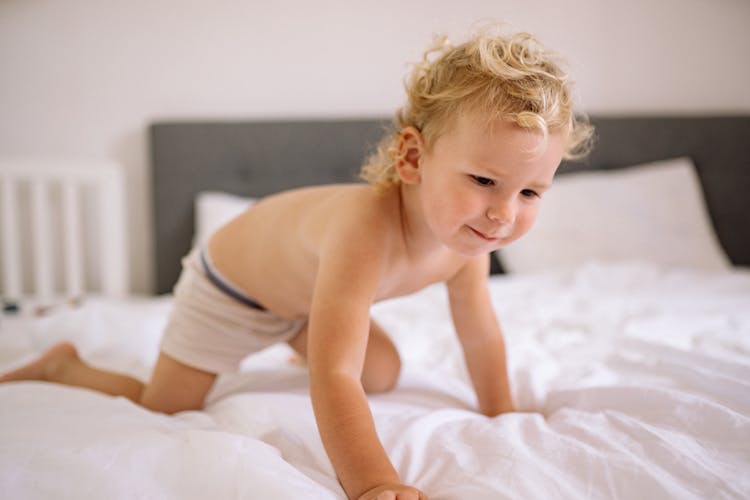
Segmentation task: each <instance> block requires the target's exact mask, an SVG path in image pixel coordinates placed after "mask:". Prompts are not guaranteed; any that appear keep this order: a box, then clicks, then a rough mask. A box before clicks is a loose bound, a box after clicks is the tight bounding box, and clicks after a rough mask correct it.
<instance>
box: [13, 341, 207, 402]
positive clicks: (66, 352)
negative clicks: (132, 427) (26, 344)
mask: <svg viewBox="0 0 750 500" xmlns="http://www.w3.org/2000/svg"><path fill="white" fill-rule="evenodd" d="M215 379H216V375H215V374H212V373H208V372H204V371H201V370H198V369H196V368H192V367H190V366H187V365H184V364H182V363H180V362H178V361H176V360H174V359H172V358H170V357H169V356H167V355H165V354H163V353H162V354H161V355H160V356H159V361H158V362H157V364H156V368H155V369H154V373H153V375H152V378H151V381H150V382H149V383H148V384H147V385H144V384H143V383H142V382H141V381H139V380H137V379H135V378H133V377H130V376H128V375H123V374H120V373H114V372H110V371H107V370H101V369H98V368H94V367H93V366H91V365H89V364H87V363H85V362H84V361H83V360H81V358H79V357H78V353H77V352H76V349H75V347H73V345H72V344H69V343H67V342H65V343H61V344H57V345H55V346H53V347H52V348H50V349H49V350H48V351H47V352H45V353H44V354H43V355H42V356H40V357H39V358H38V359H37V360H35V361H33V362H31V363H29V364H27V365H25V366H23V367H21V368H19V369H17V370H14V371H12V372H10V373H7V374H6V375H3V376H2V377H0V382H10V381H18V380H44V381H47V382H54V383H58V384H63V385H70V386H77V387H86V388H88V389H93V390H95V391H99V392H103V393H105V394H110V395H112V396H124V397H126V398H128V399H130V400H132V401H134V402H136V403H139V404H141V405H143V406H145V407H146V408H149V409H152V410H156V411H160V412H164V413H175V412H177V411H181V410H194V409H199V408H201V407H202V405H203V400H204V398H205V396H206V394H207V393H208V391H209V389H210V388H211V386H212V385H213V382H214V380H215Z"/></svg>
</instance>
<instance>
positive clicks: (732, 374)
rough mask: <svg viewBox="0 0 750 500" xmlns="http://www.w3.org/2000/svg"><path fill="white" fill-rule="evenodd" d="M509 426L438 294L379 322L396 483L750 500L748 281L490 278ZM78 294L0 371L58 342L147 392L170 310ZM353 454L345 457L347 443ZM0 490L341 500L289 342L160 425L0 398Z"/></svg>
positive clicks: (3, 322)
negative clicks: (388, 345)
mask: <svg viewBox="0 0 750 500" xmlns="http://www.w3.org/2000/svg"><path fill="white" fill-rule="evenodd" d="M490 290H491V294H492V298H493V302H494V305H495V307H496V310H497V313H498V316H499V318H500V321H501V324H502V327H503V330H504V333H505V337H506V343H507V350H508V362H509V372H510V378H511V385H512V390H513V393H514V399H515V401H516V404H517V406H518V408H519V411H518V412H516V413H511V414H505V415H500V416H498V417H494V418H488V417H485V416H482V415H480V414H479V413H477V412H476V411H475V406H476V401H475V396H474V394H473V391H472V388H471V384H470V381H469V378H468V375H467V372H466V367H465V365H464V361H463V358H462V355H461V352H460V348H459V344H458V341H457V340H456V338H455V336H454V334H453V330H452V326H451V322H450V317H449V311H448V305H447V299H446V293H445V290H444V288H443V287H442V286H440V285H435V286H432V287H429V288H427V289H425V290H423V291H422V292H420V293H418V294H416V295H413V296H410V297H405V298H399V299H394V300H390V301H387V302H383V303H380V304H377V305H376V306H374V309H373V316H374V317H375V318H376V319H377V320H378V321H379V322H380V324H381V325H382V326H383V327H384V328H385V329H386V330H387V331H388V332H389V333H390V335H391V336H392V337H393V339H394V342H395V343H396V345H397V346H398V348H399V350H400V352H401V355H402V358H403V363H404V368H403V373H402V376H401V379H400V381H399V383H398V385H397V387H396V389H395V390H393V391H392V392H390V393H386V394H380V395H373V396H370V398H369V400H370V405H371V409H372V412H373V415H374V418H375V423H376V426H377V430H378V434H379V436H380V437H381V439H382V441H383V444H384V446H385V449H386V450H387V452H388V454H389V456H390V458H391V460H392V462H393V463H394V465H395V467H396V469H397V470H398V471H399V473H400V475H401V478H402V480H403V481H404V482H406V483H409V484H413V485H415V486H416V487H418V488H420V489H421V490H422V491H424V492H426V493H427V494H429V495H430V498H431V499H469V498H471V499H488V500H489V499H503V498H509V499H511V498H513V499H516V498H523V499H535V498H540V499H549V498H570V499H573V498H575V499H582V498H587V499H598V498H602V499H605V498H606V499H615V498H616V499H630V498H632V499H643V498H679V499H705V498H715V499H719V498H727V499H728V498H737V499H739V498H748V497H750V271H748V270H747V269H738V268H735V269H733V270H730V271H716V272H708V271H705V272H698V271H691V270H686V269H674V268H667V267H663V266H655V265H650V264H644V263H638V262H626V263H619V264H603V263H596V262H591V263H588V264H585V265H583V266H580V267H577V268H575V269H572V270H567V271H548V272H540V273H533V274H530V275H521V276H513V275H500V276H493V277H492V278H491V280H490ZM171 300H172V299H171V297H170V296H169V295H164V296H160V297H157V298H153V297H151V298H147V297H130V298H125V299H123V298H120V299H111V298H110V299H107V298H96V297H93V298H89V299H88V300H86V301H85V302H84V303H83V304H82V305H80V306H79V307H75V308H70V307H66V306H61V307H59V308H58V309H53V310H51V311H50V312H48V313H47V314H46V315H44V316H39V317H34V316H2V318H1V319H0V372H4V371H7V370H8V369H10V368H12V367H14V366H17V365H18V364H20V363H23V362H25V361H28V360H30V359H33V357H34V356H36V355H38V353H40V352H41V351H43V350H44V349H46V348H47V347H49V346H50V345H52V344H54V343H55V342H58V341H60V340H70V341H72V342H74V343H75V344H76V345H77V346H78V348H79V351H80V354H81V356H82V357H83V358H85V359H86V360H87V361H89V362H90V363H92V364H94V365H96V366H102V367H107V368H111V369H116V370H118V371H122V372H124V373H128V374H131V375H133V376H136V377H139V378H141V379H144V380H145V379H146V378H147V377H148V374H149V372H150V370H151V368H152V367H153V365H154V363H155V360H156V357H157V354H158V348H159V338H160V333H161V329H162V327H163V326H164V324H165V321H166V318H167V315H168V313H169V308H170V304H171ZM352 445H353V446H356V443H352ZM0 490H1V491H2V492H3V493H2V496H3V497H5V498H13V499H32V498H34V499H35V498H76V499H80V498H108V499H119V498H122V499H132V498H180V499H193V498H194V499H204V498H225V499H229V498H248V499H251V498H274V499H286V498H290V499H291V498H295V499H299V498H305V499H343V498H345V495H344V492H343V490H342V488H341V486H340V485H339V483H338V481H337V480H336V476H335V473H334V470H333V468H332V466H331V464H330V462H329V460H328V458H327V456H326V454H325V451H324V449H323V446H322V443H321V441H320V438H319V436H318V432H317V429H316V425H315V420H314V416H313V411H312V407H311V403H310V398H309V395H308V376H307V372H306V369H305V366H304V364H302V363H300V361H299V360H298V359H296V358H295V357H294V355H293V352H292V351H291V350H290V349H289V348H288V347H287V346H285V345H278V346H274V347H271V348H269V349H267V350H265V351H262V352H260V353H257V354H254V355H252V356H250V357H248V358H247V359H246V360H245V361H244V362H243V364H242V370H241V372H240V373H238V374H235V375H231V376H222V377H221V378H220V379H219V381H218V383H217V385H216V386H215V388H214V389H213V390H212V392H211V393H210V395H209V398H208V403H207V405H206V407H205V409H204V410H203V411H188V412H182V413H178V414H176V415H174V416H166V415H162V414H158V413H154V412H151V411H148V410H145V409H143V408H141V407H139V406H137V405H135V404H133V403H131V402H130V401H128V400H127V399H124V398H116V397H110V396H106V395H102V394H99V393H96V392H93V391H90V390H86V389H80V388H72V387H64V386H59V385H53V384H49V383H44V382H13V383H5V384H0Z"/></svg>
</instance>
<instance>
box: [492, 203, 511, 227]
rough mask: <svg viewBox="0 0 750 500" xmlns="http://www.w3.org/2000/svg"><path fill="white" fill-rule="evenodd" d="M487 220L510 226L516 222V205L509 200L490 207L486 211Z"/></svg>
mask: <svg viewBox="0 0 750 500" xmlns="http://www.w3.org/2000/svg"><path fill="white" fill-rule="evenodd" d="M487 218H488V219H490V220H491V221H493V222H497V223H500V224H511V223H513V221H515V220H516V205H515V203H513V202H512V201H509V200H503V201H500V202H497V203H495V204H493V205H490V207H489V208H488V209H487Z"/></svg>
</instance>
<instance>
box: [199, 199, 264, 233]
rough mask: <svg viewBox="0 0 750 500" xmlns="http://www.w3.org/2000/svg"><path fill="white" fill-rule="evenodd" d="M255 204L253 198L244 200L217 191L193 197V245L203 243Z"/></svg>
mask: <svg viewBox="0 0 750 500" xmlns="http://www.w3.org/2000/svg"><path fill="white" fill-rule="evenodd" d="M253 203H255V199H254V198H244V197H242V196H237V195H234V194H229V193H221V192H218V191H203V192H200V193H198V195H197V196H196V197H195V235H194V236H193V244H194V245H198V244H202V243H205V242H206V241H207V240H208V238H209V237H210V236H211V235H212V234H213V233H214V231H216V230H217V229H219V228H220V227H221V226H222V225H224V224H225V223H227V222H229V221H230V220H231V219H233V218H235V217H236V216H238V215H239V214H240V213H242V212H243V211H244V210H245V209H246V208H248V207H249V206H251V205H252V204H253Z"/></svg>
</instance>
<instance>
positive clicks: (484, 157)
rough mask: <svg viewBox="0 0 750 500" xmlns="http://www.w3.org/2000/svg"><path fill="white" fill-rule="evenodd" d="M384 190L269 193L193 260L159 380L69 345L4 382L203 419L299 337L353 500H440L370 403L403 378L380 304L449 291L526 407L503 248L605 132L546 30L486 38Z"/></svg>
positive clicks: (464, 61)
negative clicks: (515, 364) (411, 472)
mask: <svg viewBox="0 0 750 500" xmlns="http://www.w3.org/2000/svg"><path fill="white" fill-rule="evenodd" d="M407 95H408V99H407V102H406V104H405V106H404V107H403V108H402V109H400V110H399V111H398V113H397V115H396V119H395V123H394V125H395V126H394V128H393V131H392V132H390V133H388V134H387V135H386V137H385V138H384V139H383V140H382V142H381V144H380V145H379V147H378V150H377V152H376V154H374V155H373V156H372V157H371V158H369V159H368V160H367V162H366V163H365V165H364V167H363V169H362V177H363V178H364V179H366V180H367V181H368V183H367V184H349V185H331V186H322V187H309V188H302V189H297V190H293V191H288V192H283V193H280V194H276V195H273V196H269V197H268V198H265V199H263V200H261V201H259V202H258V203H257V204H255V205H254V206H252V207H251V208H249V209H248V210H246V211H245V212H244V213H242V214H241V215H239V216H238V217H236V218H235V219H233V220H232V221H230V222H229V223H227V224H226V225H224V226H223V227H222V228H220V229H219V230H218V231H217V232H216V233H215V234H214V235H213V236H212V237H211V238H210V240H209V241H208V243H207V244H206V245H205V246H203V247H200V248H196V249H195V250H193V251H192V252H191V253H190V254H189V255H188V256H186V257H185V258H184V259H183V271H182V274H181V276H180V279H179V281H178V283H177V285H176V286H175V290H174V307H173V309H172V312H171V314H170V318H169V321H168V324H167V326H166V329H165V332H164V338H163V341H162V344H161V353H160V356H159V359H158V361H157V363H156V366H155V368H154V370H153V374H152V376H151V379H150V381H149V382H148V383H146V384H144V383H142V382H141V381H138V380H136V379H134V378H132V377H128V376H125V375H122V374H117V373H112V372H109V371H104V370H101V369H98V368H94V367H92V366H90V365H88V364H87V363H85V362H84V361H83V360H81V359H80V358H79V357H78V355H77V353H76V350H75V348H74V347H73V346H72V345H70V344H65V343H64V344H58V345H56V346H54V347H53V348H51V349H50V350H49V351H47V352H46V353H45V354H44V355H42V357H40V358H39V359H38V360H36V361H35V362H33V363H31V364H29V365H26V366H24V367H22V368H20V369H18V370H16V371H14V372H11V373H9V374H7V375H5V376H4V377H3V378H2V381H11V380H25V379H39V380H48V381H52V382H57V383H62V384H68V385H76V386H83V387H88V388H92V389H96V390H99V391H102V392H104V393H107V394H112V395H122V396H126V397H128V398H130V399H131V400H133V401H135V402H137V403H139V404H141V405H143V406H144V407H146V408H150V409H153V410H155V411H159V412H165V413H174V412H179V411H182V410H194V409H200V408H202V406H203V404H204V398H205V396H206V394H207V392H208V391H209V389H210V388H211V387H212V385H213V384H214V381H215V380H216V377H217V374H220V373H226V372H231V371H236V370H237V368H238V366H239V364H240V361H241V360H242V359H243V358H244V357H245V356H247V355H248V354H249V353H251V352H254V351H257V350H259V349H262V348H264V347H267V346H269V345H271V344H273V343H276V342H288V343H289V344H290V345H291V346H292V347H293V348H294V349H295V350H296V351H297V352H298V353H299V354H300V355H301V356H303V357H304V358H305V360H306V362H307V366H308V368H309V375H310V396H311V400H312V405H313V409H314V412H315V417H316V421H317V424H318V429H319V431H320V436H321V438H322V442H323V444H324V447H325V449H326V452H327V453H328V456H329V457H330V459H331V462H332V464H333V466H334V468H335V470H336V473H337V475H338V478H339V480H340V482H341V485H342V486H343V488H344V490H345V491H346V494H347V495H348V496H349V498H352V499H363V500H369V499H376V498H377V499H385V498H399V499H418V498H420V499H422V498H427V497H426V495H425V494H424V493H422V492H420V491H419V490H417V489H416V488H414V487H412V486H409V485H405V484H402V482H401V479H400V478H399V475H398V472H397V471H396V470H395V469H394V467H393V465H392V464H391V462H390V460H389V458H388V456H387V454H386V452H385V450H384V449H383V446H382V445H381V442H380V440H379V438H378V436H377V433H376V431H375V426H374V422H373V418H372V414H371V412H370V409H369V406H368V403H367V398H366V395H365V394H366V393H367V392H380V391H387V390H390V389H392V388H393V387H394V385H395V384H396V382H397V380H398V376H399V371H400V368H401V362H400V358H399V354H398V352H397V350H396V348H395V347H394V345H393V343H392V342H391V340H389V338H388V336H387V334H386V332H384V331H383V329H382V328H381V327H380V326H379V325H378V324H377V323H375V322H374V321H373V320H372V318H371V317H370V307H371V306H372V304H373V303H374V302H377V301H380V300H384V299H389V298H392V297H397V296H401V295H405V294H410V293H413V292H415V291H417V290H420V289H422V288H424V287H426V286H427V285H430V284H433V283H437V282H444V283H445V284H446V286H447V291H448V297H449V303H450V311H451V316H452V319H453V323H454V327H455V331H456V335H457V336H458V339H459V340H460V344H461V346H462V349H463V354H464V357H465V359H466V364H467V367H468V371H469V375H470V377H471V381H472V384H473V386H474V389H475V391H476V395H477V400H478V406H479V407H478V410H479V411H480V412H481V413H483V414H485V415H488V416H495V415H498V414H500V413H504V412H511V411H513V409H514V407H513V402H512V400H511V392H510V389H509V381H508V374H507V369H506V356H505V346H504V342H503V336H502V333H501V330H500V327H499V325H498V321H497V319H496V317H495V314H494V312H493V308H492V304H491V301H490V296H489V294H488V290H487V276H488V270H489V254H490V252H492V251H493V250H496V249H498V248H500V247H503V246H505V245H508V244H510V243H511V242H513V241H514V240H516V239H517V238H519V237H521V236H522V235H523V234H524V233H526V232H527V231H528V230H529V228H530V227H531V226H532V224H533V223H534V219H535V217H536V213H537V210H538V208H539V205H540V203H541V201H542V198H543V197H544V193H545V191H547V189H549V187H550V185H551V183H552V178H553V176H554V175H555V171H556V170H557V167H558V165H559V164H560V161H561V159H562V158H570V157H573V156H580V155H582V154H584V153H585V151H586V149H587V146H588V144H589V142H590V141H589V139H590V138H591V133H592V130H591V127H590V126H589V125H588V124H587V122H586V121H585V120H583V119H581V118H580V117H577V116H576V115H575V114H574V112H573V109H572V98H571V89H570V86H569V83H568V80H567V77H566V75H565V74H564V73H563V71H562V70H561V68H560V66H559V64H558V63H557V62H556V60H555V58H554V57H553V56H552V55H551V54H550V53H549V52H548V51H547V50H546V49H545V48H544V47H542V46H541V45H540V43H539V42H538V41H537V40H536V39H535V38H534V37H532V36H531V35H528V34H523V33H521V34H515V35H511V36H508V37H503V36H496V35H490V34H486V33H483V34H479V35H476V36H474V37H473V38H471V39H470V40H469V41H467V42H465V43H463V44H460V45H457V46H452V45H450V44H448V43H447V42H442V43H440V44H438V45H436V46H435V47H433V48H432V49H430V50H428V51H427V52H426V54H425V56H424V58H423V59H422V61H421V62H420V63H419V64H417V65H416V67H415V69H414V70H413V73H412V74H411V78H410V79H409V80H408V82H407Z"/></svg>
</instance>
